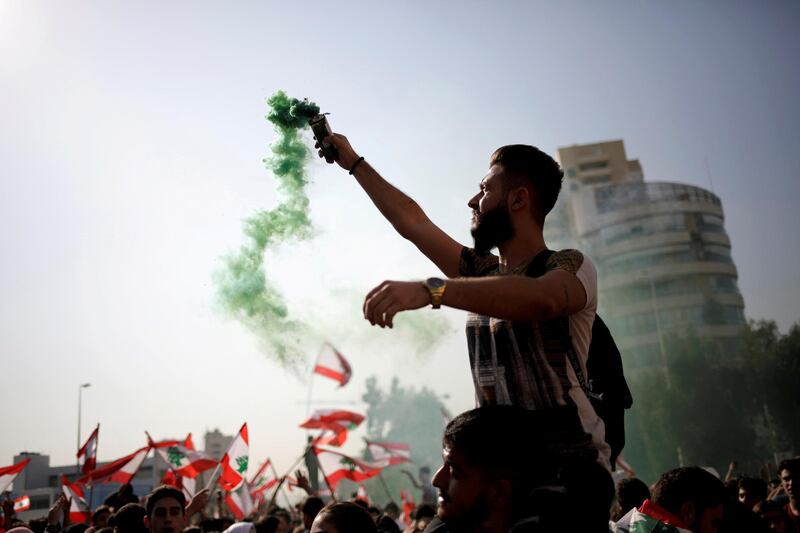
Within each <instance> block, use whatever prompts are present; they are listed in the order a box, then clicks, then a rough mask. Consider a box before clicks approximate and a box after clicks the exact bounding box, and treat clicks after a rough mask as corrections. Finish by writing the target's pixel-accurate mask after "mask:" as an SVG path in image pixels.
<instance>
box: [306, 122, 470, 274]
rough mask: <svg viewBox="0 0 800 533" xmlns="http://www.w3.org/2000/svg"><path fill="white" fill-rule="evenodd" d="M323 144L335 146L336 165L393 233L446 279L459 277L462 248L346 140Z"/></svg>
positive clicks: (332, 139)
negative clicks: (388, 224)
mask: <svg viewBox="0 0 800 533" xmlns="http://www.w3.org/2000/svg"><path fill="white" fill-rule="evenodd" d="M325 142H329V143H331V144H333V145H334V146H336V150H337V151H338V153H339V157H338V159H337V160H336V163H338V164H339V166H340V167H342V168H343V169H345V170H347V171H350V172H351V173H352V174H353V175H354V176H355V178H356V181H358V184H359V185H361V188H363V189H364V191H365V192H366V193H367V195H368V196H369V197H370V199H371V200H372V203H374V204H375V207H377V208H378V211H380V212H381V214H382V215H383V216H384V217H386V220H388V221H389V222H390V223H391V224H392V226H394V229H396V230H397V232H398V233H399V234H400V235H401V236H402V237H404V238H406V239H408V240H409V241H411V242H413V243H414V245H416V247H417V248H419V250H420V251H421V252H422V253H423V254H425V255H426V256H427V257H428V259H430V260H431V261H433V262H434V264H435V265H436V266H437V267H439V269H440V270H441V271H442V272H443V273H444V274H445V275H446V276H447V277H450V278H452V277H456V276H458V263H459V259H460V258H461V248H462V246H461V245H460V244H459V243H458V242H456V241H455V240H454V239H453V238H451V237H450V236H449V235H448V234H446V233H445V232H444V231H442V230H441V229H440V228H439V227H438V226H437V225H436V224H434V223H433V222H431V220H430V219H429V218H428V216H427V215H426V214H425V212H424V211H423V210H422V208H421V207H420V206H419V204H417V202H415V201H414V200H412V199H411V198H409V197H408V196H407V195H406V194H405V193H403V192H402V191H401V190H400V189H398V188H397V187H395V186H394V185H392V184H391V183H389V182H388V181H386V180H385V179H383V177H381V175H380V174H378V172H377V171H376V170H375V169H374V168H372V166H371V165H370V164H369V163H367V162H366V161H365V160H363V158H360V157H359V156H358V154H357V153H356V152H355V150H353V147H352V146H350V142H349V141H348V140H347V137H345V136H344V135H341V134H338V133H334V134H332V135H331V136H329V137H326V138H325ZM320 155H322V154H321V153H320ZM328 162H329V163H331V162H332V161H330V160H328Z"/></svg>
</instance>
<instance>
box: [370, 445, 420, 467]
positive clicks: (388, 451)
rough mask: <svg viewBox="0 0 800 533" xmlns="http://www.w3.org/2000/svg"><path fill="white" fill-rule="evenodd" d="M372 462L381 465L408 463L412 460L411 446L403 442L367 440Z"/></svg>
mask: <svg viewBox="0 0 800 533" xmlns="http://www.w3.org/2000/svg"><path fill="white" fill-rule="evenodd" d="M365 441H366V443H367V449H368V450H369V453H370V455H371V456H372V462H373V463H375V464H378V465H381V466H384V467H386V466H392V465H399V464H402V463H407V462H409V461H410V460H411V447H410V446H409V445H408V444H405V443H403V442H377V441H374V440H366V439H365Z"/></svg>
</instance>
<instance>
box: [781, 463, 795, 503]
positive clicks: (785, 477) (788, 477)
mask: <svg viewBox="0 0 800 533" xmlns="http://www.w3.org/2000/svg"><path fill="white" fill-rule="evenodd" d="M781 484H782V485H783V488H784V489H786V493H787V494H788V495H789V497H790V498H792V499H793V500H796V499H797V486H796V485H795V484H794V473H793V472H792V471H790V470H787V469H786V468H784V469H783V470H781Z"/></svg>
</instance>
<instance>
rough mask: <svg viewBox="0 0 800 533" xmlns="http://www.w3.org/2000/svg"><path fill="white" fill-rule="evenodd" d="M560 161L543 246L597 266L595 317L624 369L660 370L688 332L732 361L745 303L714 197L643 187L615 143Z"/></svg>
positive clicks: (660, 185)
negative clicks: (676, 339) (669, 348)
mask: <svg viewBox="0 0 800 533" xmlns="http://www.w3.org/2000/svg"><path fill="white" fill-rule="evenodd" d="M558 158H559V160H560V162H561V165H562V167H563V168H564V170H565V175H566V178H565V182H564V191H563V193H562V197H561V198H560V199H559V203H558V205H557V206H556V208H555V209H554V211H553V213H552V214H551V216H549V217H548V222H547V224H545V226H546V231H545V238H546V240H547V242H548V245H549V246H550V247H551V248H564V247H576V248H578V249H580V250H582V251H584V252H585V253H587V254H589V256H590V257H591V258H592V259H593V260H594V262H595V264H596V266H597V271H598V291H599V304H600V308H599V313H600V314H601V315H602V316H603V317H604V319H605V320H606V322H607V324H608V326H609V328H610V329H611V331H612V333H613V334H614V338H615V339H616V341H617V344H618V345H619V347H620V351H621V352H622V355H623V358H624V359H625V365H626V369H629V370H634V369H637V368H647V367H652V366H656V365H661V364H663V363H664V357H665V356H666V355H665V351H664V340H665V339H666V338H668V336H669V335H674V334H675V333H677V332H681V331H683V332H685V331H688V330H690V329H691V330H693V331H694V332H695V333H696V334H697V335H698V336H700V337H704V338H710V339H713V340H714V341H715V342H717V343H718V344H719V345H720V346H721V348H722V349H723V350H724V351H725V352H728V353H731V354H735V352H736V351H737V339H738V335H739V334H740V332H741V326H742V325H743V324H744V323H745V317H744V300H743V299H742V296H741V294H740V293H739V288H738V286H737V272H736V266H735V265H734V264H733V260H732V259H731V243H730V239H729V238H728V235H727V233H726V232H725V226H724V215H723V211H722V204H721V202H720V200H719V198H718V197H717V196H716V195H715V194H713V193H711V192H709V191H707V190H705V189H702V188H700V187H696V186H692V185H683V184H679V183H666V182H652V183H651V182H645V181H644V179H643V173H642V170H641V166H640V165H639V163H638V161H627V159H626V158H625V149H624V145H623V143H622V141H612V142H607V143H598V144H593V145H581V146H572V147H568V148H561V149H559V151H558ZM551 223H552V224H551ZM547 226H551V227H547Z"/></svg>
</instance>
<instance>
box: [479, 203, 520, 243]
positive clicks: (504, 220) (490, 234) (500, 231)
mask: <svg viewBox="0 0 800 533" xmlns="http://www.w3.org/2000/svg"><path fill="white" fill-rule="evenodd" d="M471 233H472V238H473V239H475V251H476V252H478V253H481V254H487V253H489V252H490V251H491V249H492V248H495V247H497V246H500V245H501V244H503V243H504V242H506V241H509V240H511V238H512V237H513V236H514V227H513V226H512V225H511V213H509V211H508V207H506V205H505V204H500V205H499V206H497V207H495V208H494V209H490V210H489V211H486V212H484V213H480V214H479V215H478V220H477V222H476V223H475V225H474V226H473V228H472V230H471Z"/></svg>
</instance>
